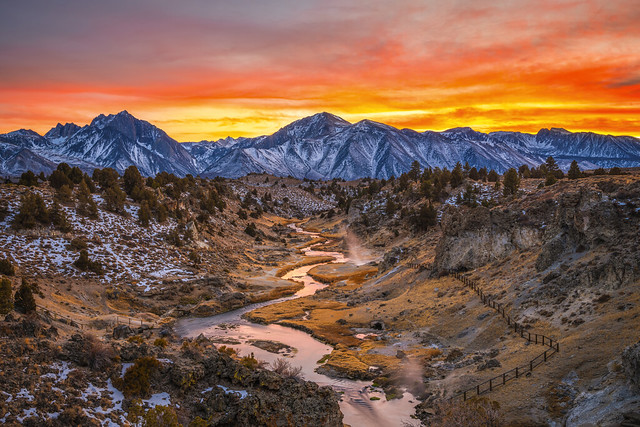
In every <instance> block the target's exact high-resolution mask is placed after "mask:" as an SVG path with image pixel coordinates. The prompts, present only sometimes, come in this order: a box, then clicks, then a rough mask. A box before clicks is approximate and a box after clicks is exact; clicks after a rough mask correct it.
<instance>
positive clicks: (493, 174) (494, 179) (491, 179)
mask: <svg viewBox="0 0 640 427" xmlns="http://www.w3.org/2000/svg"><path fill="white" fill-rule="evenodd" d="M487 179H488V181H489V182H498V179H499V175H498V172H496V171H494V170H493V169H491V170H490V171H489V173H488V174H487Z"/></svg>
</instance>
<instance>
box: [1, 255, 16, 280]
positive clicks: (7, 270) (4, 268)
mask: <svg viewBox="0 0 640 427" xmlns="http://www.w3.org/2000/svg"><path fill="white" fill-rule="evenodd" d="M0 274H4V275H5V276H13V275H15V274H16V269H15V268H14V267H13V264H12V263H11V261H9V260H8V259H6V258H3V259H0Z"/></svg>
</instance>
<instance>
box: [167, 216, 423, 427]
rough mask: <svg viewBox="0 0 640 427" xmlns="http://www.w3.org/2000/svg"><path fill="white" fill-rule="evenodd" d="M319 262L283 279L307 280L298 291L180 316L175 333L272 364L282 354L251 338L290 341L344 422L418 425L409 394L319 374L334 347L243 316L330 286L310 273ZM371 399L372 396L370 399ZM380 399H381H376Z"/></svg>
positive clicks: (338, 258) (306, 373) (295, 361)
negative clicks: (332, 395)
mask: <svg viewBox="0 0 640 427" xmlns="http://www.w3.org/2000/svg"><path fill="white" fill-rule="evenodd" d="M293 228H294V229H295V230H296V231H298V232H302V233H305V234H309V235H312V236H314V237H315V236H317V235H318V234H317V233H310V232H304V231H302V230H301V229H300V228H298V227H295V226H294V227H293ZM304 252H305V255H306V256H332V257H334V258H335V261H333V262H349V259H348V258H346V257H345V256H344V254H342V253H340V252H325V251H316V250H314V249H313V247H311V248H307V249H305V250H304ZM317 265H319V264H314V265H308V266H304V267H300V268H297V269H294V270H292V271H290V272H288V273H287V274H286V275H284V276H283V278H284V279H295V280H296V281H301V282H303V283H304V288H302V289H301V290H299V291H298V292H296V293H295V294H294V295H292V296H289V297H284V298H279V299H276V300H272V301H266V302H261V303H257V304H251V305H248V306H246V307H243V308H241V309H238V310H234V311H229V312H226V313H223V314H219V315H217V316H212V317H204V318H187V319H181V320H179V321H178V322H177V324H176V331H177V332H178V333H179V334H180V335H182V336H186V337H197V336H198V335H200V334H201V333H202V334H204V335H205V336H207V337H210V338H212V339H214V340H216V341H218V342H228V344H227V345H228V346H230V347H233V348H235V349H236V350H238V351H239V353H240V354H242V355H248V354H250V353H253V354H254V355H255V357H256V358H257V359H258V360H263V361H265V362H268V363H272V362H274V361H275V360H276V359H278V358H281V357H283V355H282V354H274V353H270V352H268V351H265V350H262V349H260V348H258V347H255V346H253V345H251V343H250V341H252V340H270V341H276V342H280V343H283V344H286V345H288V346H290V347H292V348H295V349H296V351H293V352H291V353H290V354H287V356H286V358H287V360H288V361H289V362H291V364H292V365H293V366H301V367H302V376H303V377H304V379H305V380H308V381H313V382H315V383H317V384H319V385H322V386H330V387H332V388H333V389H334V390H336V391H338V392H340V393H342V398H341V401H340V410H341V411H342V413H343V414H344V420H343V422H344V423H345V424H349V425H351V426H353V427H357V426H385V427H387V426H405V425H419V422H418V421H416V420H414V419H411V418H410V415H411V414H413V411H414V406H415V405H416V404H417V403H418V402H417V400H416V399H415V398H414V397H413V396H412V395H411V394H410V393H407V392H405V393H404V396H403V398H402V399H393V400H390V401H387V400H386V399H385V396H384V393H383V392H382V390H381V389H378V388H374V387H372V386H371V382H369V381H356V380H348V379H342V378H331V377H328V376H326V375H322V374H319V373H317V372H315V369H316V368H317V367H318V366H320V365H319V364H318V363H317V362H318V360H319V359H321V358H322V356H323V355H325V354H329V353H331V351H332V347H331V346H330V345H327V344H324V343H322V342H320V341H318V340H316V339H315V338H313V337H312V336H311V335H309V334H307V333H305V332H302V331H300V330H297V329H292V328H288V327H285V326H280V325H277V324H270V325H261V324H257V323H252V322H249V321H247V320H245V319H243V318H242V315H243V314H245V313H248V312H250V311H252V310H255V309H257V308H260V307H265V306H267V305H271V304H277V303H279V302H282V301H287V300H290V299H294V298H300V297H303V296H308V295H313V294H314V293H315V292H316V291H318V290H319V289H322V288H324V287H325V286H326V285H324V284H322V283H319V282H317V281H315V280H313V279H312V278H311V277H310V276H309V275H308V274H307V273H308V272H309V270H311V269H312V268H313V267H315V266H317ZM371 398H373V399H374V400H371ZM376 399H379V400H376Z"/></svg>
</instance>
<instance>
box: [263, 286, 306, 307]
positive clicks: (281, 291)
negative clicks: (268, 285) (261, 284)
mask: <svg viewBox="0 0 640 427" xmlns="http://www.w3.org/2000/svg"><path fill="white" fill-rule="evenodd" d="M302 288H304V283H301V282H295V281H292V283H291V285H289V286H280V287H278V288H276V289H272V290H271V291H269V292H268V293H263V294H260V295H255V296H253V297H252V298H251V302H252V303H257V302H264V301H271V300H274V299H278V298H282V297H287V296H289V295H293V294H295V293H296V292H298V291H299V290H300V289H302Z"/></svg>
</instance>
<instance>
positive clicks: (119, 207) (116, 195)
mask: <svg viewBox="0 0 640 427" xmlns="http://www.w3.org/2000/svg"><path fill="white" fill-rule="evenodd" d="M126 199H127V195H126V194H125V192H124V191H122V190H121V189H120V186H118V185H117V184H116V185H112V186H110V187H109V188H107V190H106V191H105V192H104V207H105V208H106V209H107V210H108V211H111V212H115V213H124V212H125V210H124V202H125V200H126Z"/></svg>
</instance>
